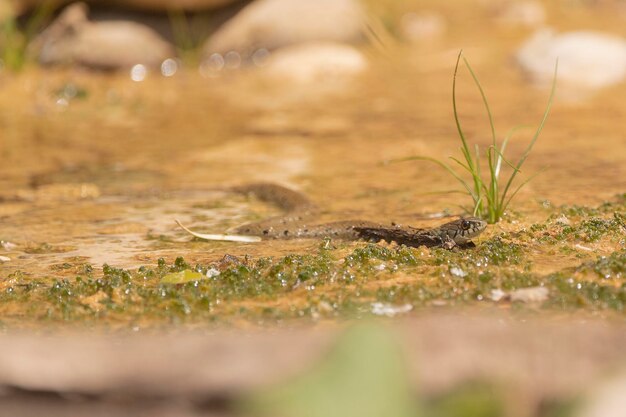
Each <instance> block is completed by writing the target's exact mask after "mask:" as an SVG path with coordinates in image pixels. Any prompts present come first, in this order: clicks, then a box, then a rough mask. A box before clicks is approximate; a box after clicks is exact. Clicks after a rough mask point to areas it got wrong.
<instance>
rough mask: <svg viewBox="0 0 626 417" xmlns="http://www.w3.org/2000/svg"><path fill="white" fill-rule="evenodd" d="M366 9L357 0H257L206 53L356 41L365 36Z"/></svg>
mask: <svg viewBox="0 0 626 417" xmlns="http://www.w3.org/2000/svg"><path fill="white" fill-rule="evenodd" d="M363 26H364V12H363V10H362V9H361V7H360V6H359V3H358V2H357V1H356V0H257V1H254V2H252V3H250V4H249V5H247V6H246V7H244V8H243V9H242V10H241V11H240V12H239V13H238V14H237V15H236V16H235V17H233V18H232V19H231V20H229V21H228V22H226V23H225V24H224V25H223V26H222V27H221V28H220V29H218V30H217V32H215V33H214V34H213V36H211V37H210V38H209V40H208V41H207V42H206V44H205V46H204V47H203V55H204V56H205V57H209V56H211V55H212V54H213V53H220V54H225V53H227V52H229V51H237V52H239V53H240V54H242V55H244V56H249V55H251V54H252V53H254V51H256V50H259V49H262V48H264V49H268V50H272V49H275V48H279V47H281V46H286V45H292V44H297V43H301V42H308V41H334V42H354V41H356V40H359V39H360V38H361V37H362V28H363Z"/></svg>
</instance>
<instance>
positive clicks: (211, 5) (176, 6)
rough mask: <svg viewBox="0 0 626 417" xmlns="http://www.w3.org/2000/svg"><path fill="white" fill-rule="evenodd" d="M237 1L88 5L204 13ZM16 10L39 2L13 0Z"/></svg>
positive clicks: (120, 0) (126, 0)
mask: <svg viewBox="0 0 626 417" xmlns="http://www.w3.org/2000/svg"><path fill="white" fill-rule="evenodd" d="M236 1H237V0H176V1H175V2H174V1H172V0H89V1H87V3H88V4H90V5H93V6H98V7H103V8H108V7H115V8H124V9H127V10H130V9H134V10H145V11H150V12H161V13H167V12H169V11H171V10H184V11H193V12H198V11H204V10H213V9H217V8H220V7H223V6H227V5H229V4H232V3H235V2H236ZM13 3H14V5H15V7H16V9H17V10H18V11H19V12H20V13H25V12H28V11H30V10H33V9H35V8H36V7H37V6H38V5H40V4H41V0H14V1H13ZM69 3H72V0H59V1H57V3H56V4H57V5H63V4H69Z"/></svg>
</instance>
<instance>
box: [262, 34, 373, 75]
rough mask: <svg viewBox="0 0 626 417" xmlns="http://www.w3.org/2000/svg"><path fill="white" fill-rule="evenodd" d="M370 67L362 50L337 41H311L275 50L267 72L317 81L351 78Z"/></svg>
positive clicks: (268, 73) (267, 73)
mask: <svg viewBox="0 0 626 417" xmlns="http://www.w3.org/2000/svg"><path fill="white" fill-rule="evenodd" d="M367 67H368V64H367V60H366V59H365V57H364V56H363V54H362V53H361V52H359V51H358V50H357V49H355V48H354V47H352V46H349V45H344V44H340V43H333V42H309V43H305V44H302V45H295V46H290V47H286V48H281V49H279V50H277V51H276V52H274V53H273V54H272V55H271V56H270V58H269V60H268V62H267V65H266V66H265V68H264V71H265V74H266V75H267V76H269V77H271V78H275V79H277V80H280V81H288V82H292V83H301V84H313V83H324V82H327V81H341V80H346V79H350V78H352V77H353V76H355V75H358V74H361V73H363V72H364V71H365V70H366V69H367Z"/></svg>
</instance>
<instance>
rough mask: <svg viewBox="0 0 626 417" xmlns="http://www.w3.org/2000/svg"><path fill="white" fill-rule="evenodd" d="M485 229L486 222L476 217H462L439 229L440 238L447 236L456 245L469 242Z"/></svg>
mask: <svg viewBox="0 0 626 417" xmlns="http://www.w3.org/2000/svg"><path fill="white" fill-rule="evenodd" d="M486 228H487V222H486V221H484V220H482V219H479V218H478V217H464V218H461V219H458V220H455V221H453V222H450V223H446V224H444V225H443V226H441V227H440V230H441V232H442V237H444V236H447V237H449V238H450V239H452V240H454V242H455V243H457V244H463V243H467V242H469V241H470V240H471V239H472V238H474V237H476V236H478V235H480V234H481V233H482V232H483V231H484V230H485V229H486Z"/></svg>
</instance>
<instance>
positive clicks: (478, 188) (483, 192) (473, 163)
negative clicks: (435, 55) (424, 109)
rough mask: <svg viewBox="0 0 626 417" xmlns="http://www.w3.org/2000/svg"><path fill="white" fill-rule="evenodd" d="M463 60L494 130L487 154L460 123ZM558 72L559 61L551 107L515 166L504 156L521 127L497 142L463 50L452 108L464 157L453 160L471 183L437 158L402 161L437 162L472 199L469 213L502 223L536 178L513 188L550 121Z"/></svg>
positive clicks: (486, 107)
mask: <svg viewBox="0 0 626 417" xmlns="http://www.w3.org/2000/svg"><path fill="white" fill-rule="evenodd" d="M461 58H462V59H463V62H464V63H465V66H466V67H467V69H468V70H469V72H470V74H471V75H472V78H473V80H474V83H475V84H476V86H477V87H478V90H479V91H480V95H481V97H482V100H483V103H484V105H485V109H486V111H487V115H488V117H489V126H490V128H491V137H492V141H491V145H490V146H489V147H488V148H487V150H486V152H485V151H481V149H480V147H479V146H478V144H475V145H474V146H473V147H472V146H470V144H469V142H468V140H467V138H466V136H465V133H464V132H463V128H462V126H461V122H460V120H459V114H458V111H457V103H456V76H457V74H458V71H459V64H460V62H461ZM557 69H558V61H557V64H556V66H555V69H554V79H553V81H552V89H551V92H550V98H549V99H548V104H547V106H546V110H545V111H544V113H543V117H542V119H541V122H540V123H539V126H538V127H537V130H536V131H535V134H534V136H533V137H532V139H531V140H530V142H529V143H528V146H527V147H526V149H525V150H524V152H523V153H522V155H521V157H520V158H519V160H518V161H517V162H516V163H512V162H510V161H509V160H508V159H507V158H505V156H504V153H505V151H506V147H507V145H508V143H509V141H510V140H511V137H512V136H513V134H514V133H515V132H516V131H517V130H518V129H519V128H520V127H521V126H518V127H515V128H513V129H511V130H510V131H509V132H508V133H507V135H506V136H505V137H504V139H503V140H502V142H501V143H498V141H497V136H496V129H495V126H494V122H493V117H492V115H491V109H490V108H489V102H488V100H487V96H486V95H485V92H484V90H483V88H482V86H481V84H480V82H479V81H478V77H477V76H476V74H475V73H474V70H473V69H472V67H471V66H470V64H469V62H468V61H467V59H465V57H464V56H463V51H461V52H459V55H458V57H457V60H456V66H455V68H454V78H453V81H452V107H453V110H454V121H455V123H456V128H457V131H458V134H459V139H460V140H461V147H460V150H461V154H462V155H463V158H462V159H459V158H456V157H454V156H450V159H451V160H452V161H453V162H454V163H455V164H456V165H459V166H460V167H461V168H462V171H466V172H467V173H468V174H469V175H470V177H471V180H470V181H468V180H466V179H464V178H463V176H462V175H461V174H459V173H458V172H457V171H456V170H455V169H453V168H452V166H451V165H450V164H448V163H445V162H443V161H440V160H438V159H436V158H430V157H427V156H411V157H408V158H402V159H401V160H400V161H412V160H424V161H430V162H434V163H436V164H437V165H439V166H441V167H442V168H444V169H445V170H446V171H448V172H449V173H450V174H451V175H452V176H453V177H454V178H455V179H456V180H457V181H459V182H460V183H461V185H462V186H463V188H464V191H461V192H463V193H467V194H468V195H469V196H470V197H471V198H472V201H473V209H472V210H468V211H471V212H472V213H473V215H474V216H480V217H482V218H483V219H485V220H487V221H488V222H489V223H496V222H497V221H498V220H500V218H501V217H502V215H503V214H504V212H505V211H506V209H507V207H508V206H509V204H510V203H511V200H512V199H513V197H515V195H516V194H517V193H518V192H519V190H520V189H521V188H522V187H523V186H524V185H525V184H526V183H528V181H530V180H531V179H532V178H534V176H535V175H532V176H531V177H529V178H527V179H525V180H524V181H522V182H521V183H519V184H518V185H517V186H516V187H514V186H513V184H514V182H515V179H516V177H517V175H518V174H519V173H520V170H521V167H522V165H523V164H524V162H525V161H526V158H528V156H529V155H530V152H531V151H532V149H533V146H534V145H535V142H536V141H537V139H538V138H539V134H540V133H541V131H542V130H543V127H544V125H545V122H546V120H547V118H548V114H549V113H550V108H551V107H552V101H553V98H554V93H555V89H556V74H557ZM481 159H486V163H487V167H488V174H487V175H486V176H485V175H483V168H482V165H484V163H481ZM503 164H505V165H507V166H508V167H509V168H511V174H510V175H509V177H508V179H506V178H501V174H502V167H503Z"/></svg>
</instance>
